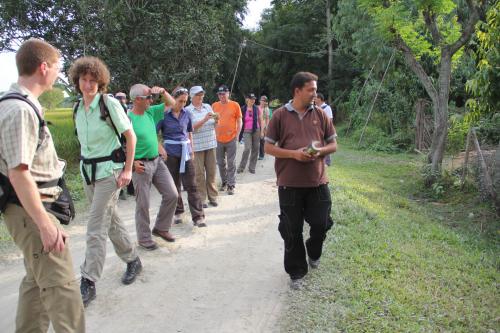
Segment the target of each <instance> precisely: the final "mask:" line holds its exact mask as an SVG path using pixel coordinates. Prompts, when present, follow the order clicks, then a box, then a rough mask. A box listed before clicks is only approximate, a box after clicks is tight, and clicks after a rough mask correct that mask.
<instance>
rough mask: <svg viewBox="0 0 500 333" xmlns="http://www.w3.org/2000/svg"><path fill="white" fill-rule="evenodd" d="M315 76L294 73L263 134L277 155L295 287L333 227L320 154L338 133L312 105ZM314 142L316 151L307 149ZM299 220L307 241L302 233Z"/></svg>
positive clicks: (330, 148)
mask: <svg viewBox="0 0 500 333" xmlns="http://www.w3.org/2000/svg"><path fill="white" fill-rule="evenodd" d="M317 80H318V77H317V76H316V75H314V74H312V73H308V72H299V73H297V74H295V75H294V76H293V78H292V82H291V90H292V94H293V100H292V101H290V102H289V103H287V104H286V105H285V106H283V107H281V108H279V109H278V110H276V111H274V112H273V117H272V118H271V121H270V122H269V126H268V128H267V133H266V137H265V140H266V143H265V147H264V149H265V152H266V154H269V155H273V156H274V157H276V161H275V165H274V168H275V171H276V177H277V183H278V196H279V204H280V216H279V219H280V223H279V227H278V230H279V232H280V234H281V237H282V238H283V240H284V242H285V259H284V263H285V271H286V272H287V273H288V274H289V275H290V278H291V287H292V288H293V289H299V288H300V287H301V286H302V278H303V277H304V276H305V275H306V274H307V271H308V268H307V261H306V250H307V256H308V259H309V266H310V267H311V268H317V267H318V266H319V260H320V257H321V251H322V248H323V241H324V239H325V237H326V232H327V231H328V230H329V229H330V228H331V227H332V224H333V222H332V219H331V217H330V210H331V206H332V201H331V197H330V191H329V189H328V178H327V175H326V171H325V162H324V157H325V156H326V155H328V154H331V153H334V152H335V151H336V150H337V140H336V137H337V134H336V132H335V128H334V127H333V124H332V122H331V121H330V120H329V119H328V117H327V116H326V114H325V113H324V112H323V111H322V110H321V109H320V108H319V107H317V106H315V105H314V104H312V103H313V100H314V98H315V97H316V90H317ZM313 142H315V144H314V146H315V147H316V149H311V147H310V146H311V144H312V143H313ZM304 220H305V221H306V222H307V223H309V225H310V227H311V228H310V233H309V239H308V240H307V241H306V242H305V246H304V240H303V237H302V229H303V226H304Z"/></svg>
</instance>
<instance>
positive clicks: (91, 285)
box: [80, 277, 96, 307]
mask: <svg viewBox="0 0 500 333" xmlns="http://www.w3.org/2000/svg"><path fill="white" fill-rule="evenodd" d="M80 293H81V294H82V301H83V306H84V307H87V305H89V303H90V302H92V301H93V300H94V299H95V298H96V292H95V282H94V281H90V280H89V279H86V278H84V277H82V281H81V282H80Z"/></svg>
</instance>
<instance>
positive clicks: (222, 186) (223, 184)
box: [219, 183, 227, 192]
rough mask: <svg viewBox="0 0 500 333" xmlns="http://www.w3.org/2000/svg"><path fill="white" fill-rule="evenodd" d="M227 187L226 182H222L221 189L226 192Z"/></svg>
mask: <svg viewBox="0 0 500 333" xmlns="http://www.w3.org/2000/svg"><path fill="white" fill-rule="evenodd" d="M226 187H227V185H226V183H222V184H221V185H220V187H219V191H221V192H224V191H225V190H226Z"/></svg>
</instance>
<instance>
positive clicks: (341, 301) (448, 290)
mask: <svg viewBox="0 0 500 333" xmlns="http://www.w3.org/2000/svg"><path fill="white" fill-rule="evenodd" d="M341 147H342V150H341V151H340V152H339V153H337V154H335V158H334V162H333V166H332V167H330V169H329V175H330V180H331V181H332V197H333V212H332V214H333V217H334V220H335V221H336V225H335V227H334V228H333V229H332V230H331V231H330V233H329V235H328V238H327V240H326V242H325V252H324V256H323V258H322V262H321V267H320V268H319V269H318V270H315V271H312V272H310V274H308V276H307V277H306V287H305V288H304V289H303V290H301V291H298V292H291V293H290V303H289V305H288V309H287V311H285V313H288V316H286V317H284V319H283V321H284V322H283V325H284V327H285V329H286V331H294V332H500V294H499V286H500V274H499V269H500V232H499V231H500V223H499V221H498V218H496V217H495V216H494V215H493V209H492V208H491V207H490V206H488V205H487V204H483V203H481V202H479V201H478V200H479V199H477V194H476V193H473V192H471V193H460V192H458V191H451V192H449V193H445V195H444V196H443V198H442V199H441V200H440V201H438V202H436V201H433V200H431V199H429V198H426V197H425V196H424V195H422V193H424V191H423V189H422V187H421V185H420V184H419V179H420V175H419V169H420V166H421V165H422V162H421V161H420V160H419V158H418V157H416V156H414V155H405V154H394V155H389V154H381V153H373V152H367V151H356V150H354V149H352V148H351V147H349V145H346V144H343V145H342V146H341Z"/></svg>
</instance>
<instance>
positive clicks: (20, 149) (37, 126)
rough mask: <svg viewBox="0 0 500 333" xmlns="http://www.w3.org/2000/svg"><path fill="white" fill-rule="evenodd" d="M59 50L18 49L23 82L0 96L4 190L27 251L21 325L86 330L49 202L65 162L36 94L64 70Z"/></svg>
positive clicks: (14, 230)
mask: <svg viewBox="0 0 500 333" xmlns="http://www.w3.org/2000/svg"><path fill="white" fill-rule="evenodd" d="M59 60H60V53H59V51H58V50H57V49H55V48H54V47H53V46H52V45H50V44H48V43H46V42H44V41H41V40H38V39H30V40H28V41H26V42H24V43H23V44H22V45H21V47H20V48H19V50H18V51H17V53H16V64H17V69H18V72H19V79H18V82H17V84H13V85H12V86H11V88H10V89H9V91H8V92H7V93H6V94H5V95H4V96H2V98H0V100H1V102H0V128H2V130H1V131H0V173H1V175H0V176H1V180H2V182H1V183H2V187H1V192H0V197H1V198H2V202H3V204H2V205H1V206H2V207H0V208H1V210H2V212H3V214H4V221H5V224H6V226H7V229H8V230H9V233H10V235H11V236H12V238H13V240H14V242H15V243H16V245H17V246H18V247H19V248H20V249H21V251H22V252H23V255H24V265H25V268H26V276H25V277H24V279H23V280H22V282H21V286H20V288H19V303H18V307H17V316H16V332H45V331H47V329H48V327H49V321H50V322H51V323H52V326H53V328H54V330H55V331H56V332H84V331H85V320H84V312H83V304H82V300H81V298H80V295H79V292H78V283H77V281H76V280H75V273H74V271H73V263H72V259H71V255H70V253H69V248H68V235H67V234H66V232H65V231H64V230H63V229H62V228H60V227H59V223H58V220H57V219H56V217H55V216H54V215H53V214H51V213H48V212H47V211H46V209H45V208H44V203H48V202H54V201H57V199H58V198H59V196H60V193H61V191H62V190H61V188H60V187H59V186H58V179H60V178H61V177H62V175H63V170H64V167H65V165H64V162H62V161H60V160H59V159H58V157H57V153H56V150H55V147H54V142H53V141H52V136H51V135H50V131H49V129H48V128H47V126H46V125H45V122H44V120H43V115H42V113H41V110H42V108H41V106H40V103H39V102H38V100H37V98H38V97H39V96H40V95H41V94H42V93H43V92H45V91H47V90H50V89H51V88H52V85H53V84H54V82H55V80H56V78H57V76H58V74H59V71H60V65H59Z"/></svg>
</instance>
